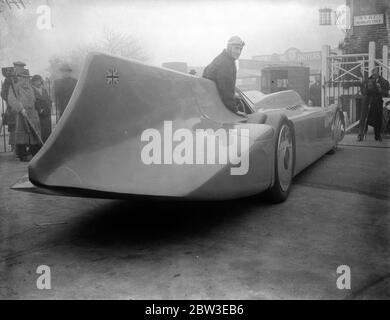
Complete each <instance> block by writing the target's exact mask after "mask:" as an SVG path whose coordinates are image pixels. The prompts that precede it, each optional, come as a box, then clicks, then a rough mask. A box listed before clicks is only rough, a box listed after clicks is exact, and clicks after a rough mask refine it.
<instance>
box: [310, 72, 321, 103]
mask: <svg viewBox="0 0 390 320" xmlns="http://www.w3.org/2000/svg"><path fill="white" fill-rule="evenodd" d="M320 80H321V79H320V77H318V76H316V77H315V82H314V83H313V84H312V85H311V86H310V98H309V99H310V101H311V105H312V106H314V107H320V106H321V81H320Z"/></svg>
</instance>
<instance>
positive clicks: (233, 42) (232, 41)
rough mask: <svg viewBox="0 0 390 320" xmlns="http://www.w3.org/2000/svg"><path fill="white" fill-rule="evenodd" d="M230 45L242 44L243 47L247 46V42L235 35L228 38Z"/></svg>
mask: <svg viewBox="0 0 390 320" xmlns="http://www.w3.org/2000/svg"><path fill="white" fill-rule="evenodd" d="M227 45H228V46H234V45H235V46H237V45H238V46H240V47H241V48H242V47H244V46H245V42H244V41H243V40H242V39H241V38H240V37H239V36H233V37H231V38H230V39H229V40H228V43H227Z"/></svg>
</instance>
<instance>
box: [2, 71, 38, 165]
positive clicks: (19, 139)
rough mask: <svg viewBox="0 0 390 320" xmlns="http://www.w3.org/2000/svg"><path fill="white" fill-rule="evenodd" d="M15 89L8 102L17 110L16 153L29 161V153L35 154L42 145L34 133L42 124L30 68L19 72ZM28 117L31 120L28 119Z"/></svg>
mask: <svg viewBox="0 0 390 320" xmlns="http://www.w3.org/2000/svg"><path fill="white" fill-rule="evenodd" d="M14 89H15V90H10V92H9V94H8V103H9V105H10V106H11V108H12V109H13V110H14V111H15V112H16V127H15V146H16V155H17V156H18V157H19V159H20V160H21V161H27V160H28V159H27V156H28V153H31V154H32V155H33V156H34V155H35V154H36V153H37V152H38V150H39V147H40V142H39V140H38V138H37V137H36V135H35V134H34V131H35V132H40V125H39V116H38V113H37V111H36V109H35V95H34V91H33V89H32V87H31V85H30V73H29V71H28V70H26V69H25V70H23V71H22V72H20V73H18V83H17V84H16V85H15V86H14ZM26 118H28V119H29V121H26ZM30 125H31V126H33V128H31V127H30ZM33 130H34V131H33Z"/></svg>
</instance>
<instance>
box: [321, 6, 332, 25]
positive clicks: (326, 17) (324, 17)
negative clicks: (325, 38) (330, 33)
mask: <svg viewBox="0 0 390 320" xmlns="http://www.w3.org/2000/svg"><path fill="white" fill-rule="evenodd" d="M318 11H319V13H320V25H321V26H330V25H331V24H332V9H331V8H321V9H320V10H318Z"/></svg>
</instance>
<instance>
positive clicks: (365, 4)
mask: <svg viewBox="0 0 390 320" xmlns="http://www.w3.org/2000/svg"><path fill="white" fill-rule="evenodd" d="M346 5H347V6H349V7H350V8H351V13H352V14H351V19H352V21H351V23H352V28H351V30H349V31H348V33H347V34H346V37H345V40H344V43H343V44H342V45H341V48H342V50H343V52H344V53H346V54H349V53H367V52H368V43H369V42H370V41H375V43H376V57H377V58H381V57H382V47H383V46H384V45H388V46H389V45H390V0H346ZM369 14H384V23H383V24H380V25H379V24H377V25H368V26H354V25H353V16H360V15H369Z"/></svg>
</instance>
